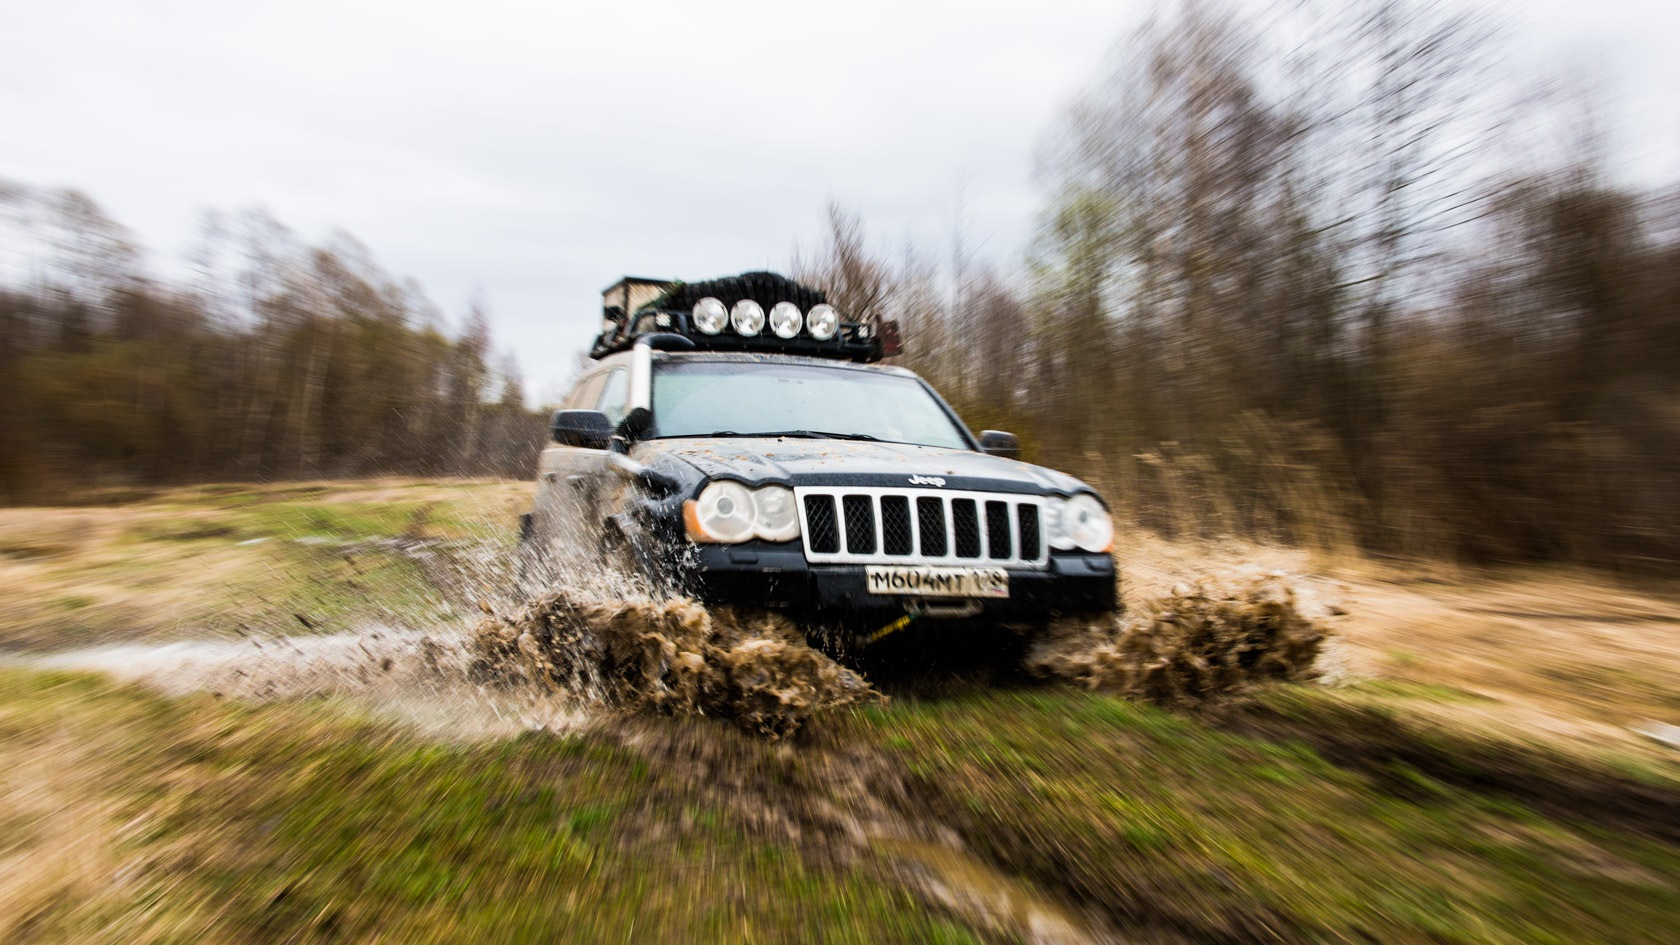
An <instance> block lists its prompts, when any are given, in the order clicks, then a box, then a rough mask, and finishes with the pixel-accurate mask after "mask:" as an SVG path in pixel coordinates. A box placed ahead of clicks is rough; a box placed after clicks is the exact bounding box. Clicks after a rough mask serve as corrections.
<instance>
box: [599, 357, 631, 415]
mask: <svg viewBox="0 0 1680 945" xmlns="http://www.w3.org/2000/svg"><path fill="white" fill-rule="evenodd" d="M629 399H630V372H629V371H626V370H625V369H623V368H614V369H613V372H612V373H611V374H608V375H607V383H606V386H604V387H602V388H601V397H600V399H599V400H597V401H596V402H595V409H596V410H599V411H601V412H602V413H604V414H606V415H607V419H608V420H611V421H612V422H614V423H617V422H618V421H620V420H623V419H624V414H625V409H626V407H627V406H628V401H629Z"/></svg>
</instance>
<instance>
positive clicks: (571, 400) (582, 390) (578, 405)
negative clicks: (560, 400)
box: [566, 374, 606, 410]
mask: <svg viewBox="0 0 1680 945" xmlns="http://www.w3.org/2000/svg"><path fill="white" fill-rule="evenodd" d="M605 380H606V375H604V374H591V375H590V376H588V377H586V378H584V379H583V381H582V382H581V383H579V384H578V386H577V387H576V388H575V389H574V390H573V391H572V396H570V397H568V398H566V408H567V409H568V410H593V409H594V408H595V401H596V399H597V398H598V397H600V396H601V384H602V383H603V382H605Z"/></svg>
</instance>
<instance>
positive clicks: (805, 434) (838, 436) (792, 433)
mask: <svg viewBox="0 0 1680 945" xmlns="http://www.w3.org/2000/svg"><path fill="white" fill-rule="evenodd" d="M706 436H717V437H725V436H761V437H765V438H769V437H772V436H786V437H793V438H796V439H801V440H872V441H875V442H880V439H881V438H880V437H878V436H870V435H869V434H867V433H830V432H828V431H826V430H771V431H767V432H764V433H736V432H735V431H734V430H713V431H712V432H710V433H708V434H706Z"/></svg>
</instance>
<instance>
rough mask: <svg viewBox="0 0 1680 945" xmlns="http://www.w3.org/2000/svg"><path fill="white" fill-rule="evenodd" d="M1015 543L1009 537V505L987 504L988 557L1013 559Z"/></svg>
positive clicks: (999, 559)
mask: <svg viewBox="0 0 1680 945" xmlns="http://www.w3.org/2000/svg"><path fill="white" fill-rule="evenodd" d="M1014 554H1015V543H1014V541H1012V540H1011V539H1010V535H1009V503H1007V502H996V501H993V502H987V503H986V557H988V558H992V559H994V560H998V561H1003V560H1007V559H1008V558H1011V557H1013V556H1014Z"/></svg>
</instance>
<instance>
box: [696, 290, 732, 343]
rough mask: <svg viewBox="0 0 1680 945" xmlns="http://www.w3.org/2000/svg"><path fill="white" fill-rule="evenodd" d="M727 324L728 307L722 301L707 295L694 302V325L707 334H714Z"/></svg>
mask: <svg viewBox="0 0 1680 945" xmlns="http://www.w3.org/2000/svg"><path fill="white" fill-rule="evenodd" d="M727 324H729V309H727V308H724V306H723V302H722V301H720V300H718V299H714V298H712V297H711V296H707V297H705V298H703V299H701V300H700V301H698V302H695V303H694V327H695V328H698V329H700V330H701V331H703V332H705V333H706V334H708V335H715V334H717V333H718V332H720V331H722V330H723V326H725V325H727Z"/></svg>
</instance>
